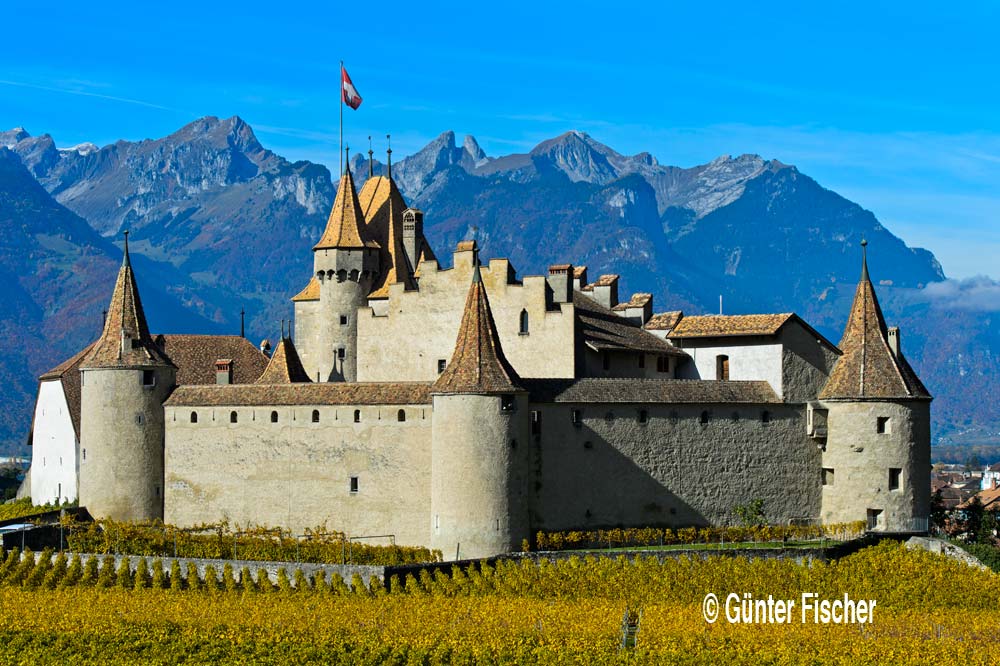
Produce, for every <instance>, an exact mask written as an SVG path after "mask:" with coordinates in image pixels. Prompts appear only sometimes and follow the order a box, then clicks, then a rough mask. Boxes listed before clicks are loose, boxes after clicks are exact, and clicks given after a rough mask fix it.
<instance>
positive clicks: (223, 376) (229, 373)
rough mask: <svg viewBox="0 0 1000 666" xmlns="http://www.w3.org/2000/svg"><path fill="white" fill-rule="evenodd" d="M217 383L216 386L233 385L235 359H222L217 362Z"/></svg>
mask: <svg viewBox="0 0 1000 666" xmlns="http://www.w3.org/2000/svg"><path fill="white" fill-rule="evenodd" d="M215 383H216V384H232V383H233V359H231V358H220V359H219V360H217V361H216V362H215Z"/></svg>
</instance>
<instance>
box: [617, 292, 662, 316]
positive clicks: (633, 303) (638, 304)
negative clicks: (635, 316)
mask: <svg viewBox="0 0 1000 666" xmlns="http://www.w3.org/2000/svg"><path fill="white" fill-rule="evenodd" d="M651 300H653V295H652V294H642V293H639V294H632V298H630V299H629V300H627V301H625V302H624V303H619V304H618V305H616V306H615V307H613V308H611V309H612V310H614V311H615V312H624V311H625V310H627V309H629V308H642V307H645V306H646V304H647V303H649V302H650V301H651Z"/></svg>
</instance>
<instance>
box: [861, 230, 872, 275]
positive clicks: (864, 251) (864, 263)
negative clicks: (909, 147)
mask: <svg viewBox="0 0 1000 666" xmlns="http://www.w3.org/2000/svg"><path fill="white" fill-rule="evenodd" d="M861 281H862V282H871V279H870V278H869V277H868V241H867V240H865V239H864V238H862V239H861Z"/></svg>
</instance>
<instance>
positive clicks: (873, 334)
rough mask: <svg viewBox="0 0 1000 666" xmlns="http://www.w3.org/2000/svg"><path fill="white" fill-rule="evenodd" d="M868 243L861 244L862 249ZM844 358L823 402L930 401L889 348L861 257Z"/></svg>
mask: <svg viewBox="0 0 1000 666" xmlns="http://www.w3.org/2000/svg"><path fill="white" fill-rule="evenodd" d="M865 245H867V243H862V248H864V246H865ZM840 349H841V351H843V352H844V353H843V356H841V357H840V359H839V360H838V361H837V365H836V366H834V368H833V372H832V373H831V374H830V379H829V380H828V381H827V383H826V386H824V387H823V390H822V391H820V394H819V398H820V399H821V400H884V399H914V398H924V399H929V398H930V397H931V396H930V394H929V393H928V392H927V389H926V388H924V385H923V384H922V383H921V382H920V379H919V378H918V377H917V374H916V373H915V372H914V371H913V368H911V367H910V364H909V363H908V362H907V361H906V359H905V358H904V357H903V353H902V351H900V352H899V354H894V353H893V352H892V349H891V348H890V347H889V341H888V331H887V328H886V325H885V318H884V317H883V316H882V308H881V307H879V304H878V298H876V296H875V288H874V287H873V286H872V282H871V279H870V278H869V276H868V258H867V254H866V253H863V254H862V259H861V280H860V281H859V282H858V287H857V290H856V291H855V292H854V304H853V305H852V306H851V314H850V316H849V317H848V319H847V327H846V328H845V329H844V337H843V338H841V340H840Z"/></svg>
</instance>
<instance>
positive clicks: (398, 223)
mask: <svg viewBox="0 0 1000 666" xmlns="http://www.w3.org/2000/svg"><path fill="white" fill-rule="evenodd" d="M358 198H359V200H360V201H361V208H362V210H363V211H364V217H365V221H366V226H365V235H366V237H368V238H372V239H374V240H376V241H377V242H378V244H379V246H380V248H381V250H380V252H379V265H380V266H381V267H382V271H381V273H380V275H379V277H378V280H376V282H375V284H373V285H372V291H371V294H369V298H385V297H386V296H388V295H389V285H390V284H397V283H403V284H404V285H405V288H406V289H407V290H412V289H416V288H417V285H416V281H415V280H414V279H413V269H414V268H415V266H410V263H409V261H408V260H407V257H406V250H404V249H403V211H405V210H406V201H405V200H404V199H403V195H402V193H400V191H399V188H398V187H396V182H395V181H394V180H392V179H391V178H389V177H386V176H376V177H374V178H369V179H368V180H367V181H365V184H364V185H363V186H362V187H361V193H360V194H359V195H358Z"/></svg>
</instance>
